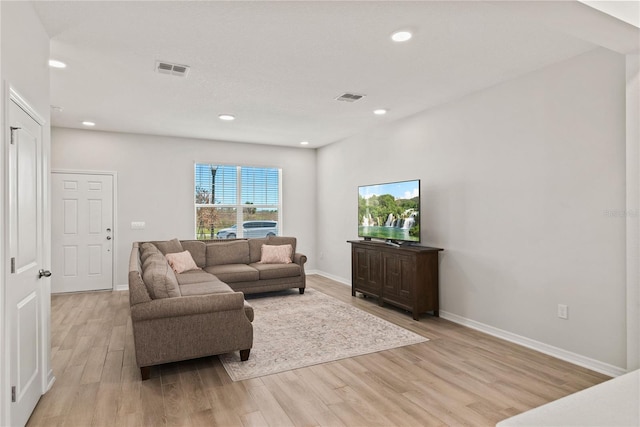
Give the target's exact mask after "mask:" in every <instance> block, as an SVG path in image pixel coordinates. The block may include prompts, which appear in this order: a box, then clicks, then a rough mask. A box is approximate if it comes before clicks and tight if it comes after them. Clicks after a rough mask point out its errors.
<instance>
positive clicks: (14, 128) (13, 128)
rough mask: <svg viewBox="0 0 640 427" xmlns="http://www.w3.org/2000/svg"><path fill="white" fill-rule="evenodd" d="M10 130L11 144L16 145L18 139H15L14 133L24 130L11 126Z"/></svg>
mask: <svg viewBox="0 0 640 427" xmlns="http://www.w3.org/2000/svg"><path fill="white" fill-rule="evenodd" d="M9 129H11V144H15V142H16V139H15V137H14V136H13V135H14V133H13V132H14V131H16V130H19V129H22V128H19V127H14V126H10V127H9Z"/></svg>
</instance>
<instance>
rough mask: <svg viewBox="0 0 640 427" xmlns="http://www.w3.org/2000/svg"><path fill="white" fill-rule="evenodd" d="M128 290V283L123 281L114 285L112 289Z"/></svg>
mask: <svg viewBox="0 0 640 427" xmlns="http://www.w3.org/2000/svg"><path fill="white" fill-rule="evenodd" d="M128 290H129V284H128V283H125V284H124V285H116V287H115V289H114V291H128Z"/></svg>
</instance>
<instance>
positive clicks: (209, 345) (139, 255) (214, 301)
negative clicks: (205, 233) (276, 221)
mask: <svg viewBox="0 0 640 427" xmlns="http://www.w3.org/2000/svg"><path fill="white" fill-rule="evenodd" d="M263 245H265V246H269V247H268V248H265V249H264V250H263ZM289 245H290V247H289ZM280 249H286V250H287V251H289V252H288V253H289V257H288V258H287V259H286V261H284V262H282V261H280V260H276V261H274V260H273V259H267V258H266V257H265V255H264V253H273V251H274V250H278V251H279V250H280ZM295 251H296V239H295V238H294V237H278V236H271V237H265V238H260V239H236V240H210V241H198V240H182V241H180V240H177V239H174V240H169V241H155V242H135V243H133V248H132V251H131V256H130V262H129V300H130V305H131V320H132V325H133V336H134V342H135V351H136V361H137V364H138V366H139V367H140V371H141V375H142V379H143V380H144V379H147V378H149V375H150V367H151V366H154V365H159V364H162V363H169V362H175V361H180V360H187V359H193V358H198V357H204V356H210V355H216V354H223V353H229V352H233V351H237V350H239V351H240V359H241V360H242V361H244V360H247V359H248V358H249V353H250V350H251V347H252V345H253V326H252V324H251V322H252V321H253V309H252V307H251V306H250V305H249V304H248V303H247V302H246V301H245V300H244V294H251V293H260V292H269V291H278V290H283V289H289V288H298V289H299V292H300V293H301V294H302V293H304V289H305V285H306V277H305V272H304V264H305V262H306V260H307V258H306V256H305V255H303V254H300V253H296V252H295ZM279 252H280V253H282V251H279ZM289 258H290V259H289ZM185 259H186V261H185ZM185 268H186V270H185ZM174 269H175V270H174ZM176 271H177V273H176Z"/></svg>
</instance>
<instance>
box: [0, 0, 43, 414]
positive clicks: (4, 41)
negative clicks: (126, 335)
mask: <svg viewBox="0 0 640 427" xmlns="http://www.w3.org/2000/svg"><path fill="white" fill-rule="evenodd" d="M0 58H1V59H0V84H1V88H0V92H1V93H2V96H1V97H0V129H2V131H0V188H1V189H2V206H1V207H0V242H1V243H0V259H1V260H2V262H0V310H1V314H0V425H8V424H9V420H10V414H9V408H10V405H11V404H10V393H8V392H9V390H10V384H9V380H8V377H9V365H8V362H9V360H8V357H7V355H8V353H9V351H10V350H9V349H8V346H7V340H6V334H5V324H4V304H5V294H4V292H5V289H6V276H5V275H6V274H8V273H7V271H6V269H5V267H6V262H7V257H6V251H7V250H8V247H7V244H8V239H7V238H6V236H7V230H8V228H7V223H6V221H7V217H6V212H5V209H6V207H7V204H8V189H7V178H8V176H7V164H8V159H7V151H8V149H7V144H8V141H7V134H8V132H7V131H6V129H7V124H6V123H5V114H4V112H5V107H6V105H5V102H6V100H7V99H8V93H7V88H8V86H7V85H9V84H10V85H11V87H12V88H14V89H15V90H17V91H18V92H19V93H20V95H21V96H22V97H23V98H24V99H25V100H26V101H27V102H29V104H30V105H31V107H33V108H34V109H35V110H36V111H37V112H38V113H39V115H40V116H41V117H43V118H44V119H46V121H47V123H46V125H45V126H44V135H43V151H44V159H43V163H44V165H45V173H46V172H47V170H48V164H49V150H50V143H49V141H50V133H49V69H48V65H47V61H48V59H49V37H48V36H47V34H46V33H45V31H44V27H43V26H42V24H41V23H40V20H39V18H38V16H37V14H36V13H35V11H34V9H33V6H32V5H31V4H30V3H28V2H6V1H0ZM45 203H46V201H45ZM45 210H46V207H45ZM44 215H45V218H47V219H48V217H49V216H48V211H45V212H44ZM48 230H49V228H48V224H45V230H44V232H45V235H46V234H47V233H48ZM48 241H49V239H45V254H44V258H45V259H44V264H45V265H44V266H43V267H45V268H49V267H48V266H49V259H50V252H49V247H48ZM41 282H42V283H41V298H42V299H41V301H40V304H41V310H42V311H41V312H42V315H43V317H44V324H43V329H44V331H43V332H44V334H45V335H46V338H45V341H46V342H45V346H46V348H44V349H43V350H42V351H43V358H44V359H45V366H44V373H43V374H44V375H45V376H46V378H43V383H47V382H48V381H50V380H51V379H52V378H53V377H52V376H51V375H52V373H51V372H50V363H49V359H50V357H49V347H50V346H49V342H48V340H49V338H48V336H49V327H48V324H49V312H50V311H49V310H50V298H49V293H50V287H49V282H48V280H42V281H41ZM46 386H47V384H43V387H46Z"/></svg>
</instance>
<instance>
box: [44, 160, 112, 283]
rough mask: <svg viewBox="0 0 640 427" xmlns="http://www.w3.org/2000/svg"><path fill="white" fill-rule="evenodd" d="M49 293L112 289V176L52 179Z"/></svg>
mask: <svg viewBox="0 0 640 427" xmlns="http://www.w3.org/2000/svg"><path fill="white" fill-rule="evenodd" d="M51 194H52V196H51V200H52V202H51V203H52V213H51V222H52V224H51V234H52V236H51V247H52V255H51V264H52V266H53V270H54V271H55V272H56V274H55V275H54V276H53V277H52V281H51V292H54V293H59V292H78V291H92V290H99V289H112V288H113V237H114V233H113V176H112V175H106V174H105V175H103V174H84V173H59V172H54V173H52V174H51Z"/></svg>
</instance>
